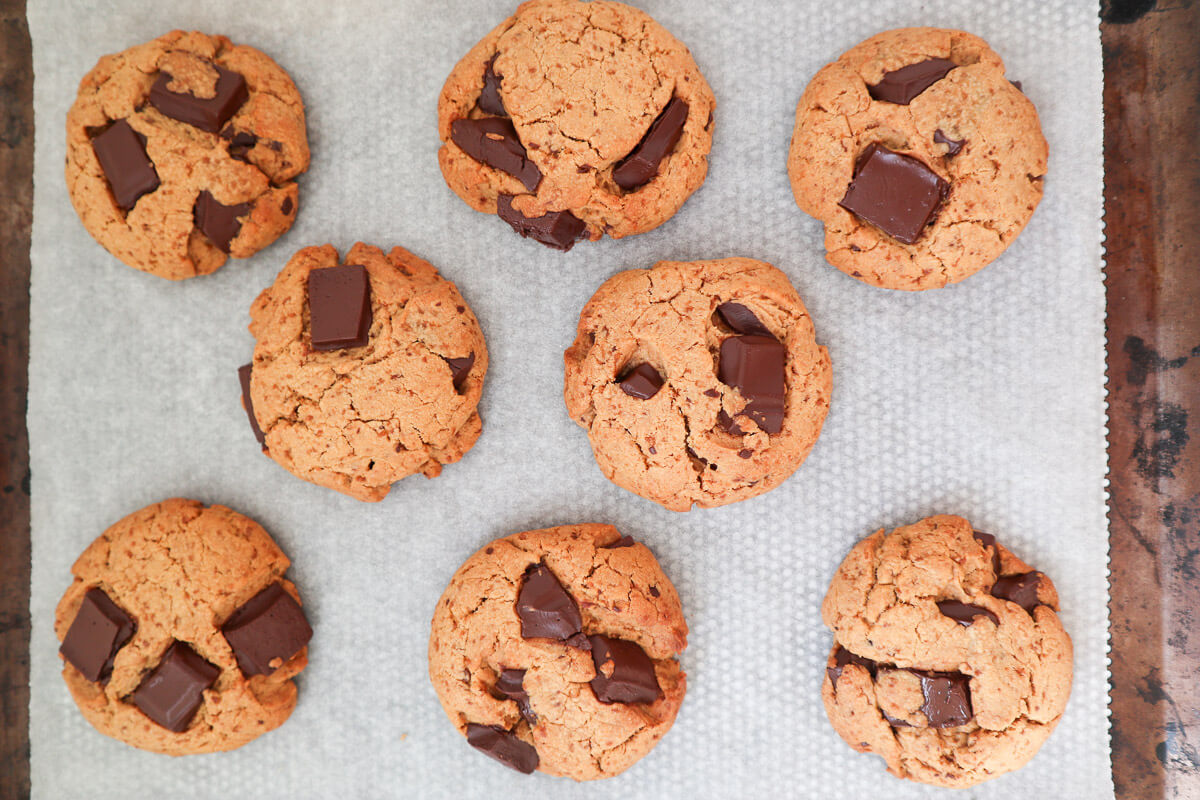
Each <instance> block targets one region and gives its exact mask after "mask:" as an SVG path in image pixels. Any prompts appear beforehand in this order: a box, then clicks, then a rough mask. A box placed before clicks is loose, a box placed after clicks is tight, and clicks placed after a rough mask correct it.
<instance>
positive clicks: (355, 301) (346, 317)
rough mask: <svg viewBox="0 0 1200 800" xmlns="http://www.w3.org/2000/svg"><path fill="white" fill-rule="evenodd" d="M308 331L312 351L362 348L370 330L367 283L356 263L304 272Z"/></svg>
mask: <svg viewBox="0 0 1200 800" xmlns="http://www.w3.org/2000/svg"><path fill="white" fill-rule="evenodd" d="M308 314H309V331H310V338H311V339H312V348H313V350H340V349H342V348H346V347H362V346H363V345H365V344H366V343H367V335H368V334H369V333H370V331H371V282H370V280H369V278H368V276H367V268H366V267H363V266H360V265H358V264H346V265H344V266H341V267H327V268H325V269H314V270H313V271H312V272H310V273H308Z"/></svg>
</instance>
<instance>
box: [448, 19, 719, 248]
mask: <svg viewBox="0 0 1200 800" xmlns="http://www.w3.org/2000/svg"><path fill="white" fill-rule="evenodd" d="M713 106H714V100H713V95H712V90H711V89H709V87H708V83H707V82H705V80H704V76H703V75H701V74H700V69H699V68H698V67H697V66H696V62H695V61H694V60H693V59H692V56H691V53H689V52H688V49H687V48H686V47H684V46H683V45H682V44H681V43H680V42H679V41H678V40H677V39H675V38H674V37H673V36H671V34H669V33H667V31H666V30H664V29H663V28H662V26H660V25H659V24H658V23H657V22H655V21H654V20H653V19H651V18H650V17H649V16H647V15H646V14H645V13H643V12H642V11H639V10H638V9H635V8H631V7H630V6H627V5H624V4H622V3H615V2H610V1H609V0H595V2H579V0H531V2H526V3H523V4H521V6H520V7H518V8H517V11H516V13H515V14H514V15H513V16H511V17H509V18H508V19H506V20H505V21H504V22H502V23H500V25H499V26H497V27H496V28H495V29H494V30H493V31H492V32H491V33H489V34H488V35H487V36H485V37H484V38H483V39H482V40H481V41H480V42H479V43H478V44H477V45H475V47H473V48H472V49H471V51H470V52H469V53H467V55H466V56H464V57H463V59H462V60H461V61H460V62H458V65H457V66H456V67H455V68H454V71H453V72H451V73H450V77H449V78H447V79H446V84H445V86H443V87H442V94H441V97H440V98H439V100H438V135H439V136H441V139H442V143H443V144H442V148H441V150H440V151H438V162H439V163H440V164H441V167H442V174H443V175H444V176H445V178H446V183H447V184H449V186H450V188H451V189H453V190H454V192H455V193H456V194H458V196H459V197H461V198H462V199H463V200H465V201H466V202H467V203H468V204H469V205H470V206H471V207H472V208H474V209H475V210H476V211H483V212H486V213H489V214H498V215H499V216H500V218H501V219H503V220H504V221H505V222H507V223H508V224H509V225H511V226H512V227H513V229H514V230H515V231H517V232H518V233H520V234H521V235H522V236H527V237H530V238H532V239H534V240H536V241H539V242H541V243H542V244H545V245H547V246H549V247H554V248H557V249H559V250H569V249H570V248H571V247H572V246H573V245H574V244H575V242H576V241H577V240H579V239H581V238H587V239H599V238H600V237H601V235H603V234H605V233H607V234H608V235H609V236H612V237H613V238H620V237H622V236H629V235H631V234H635V233H644V232H646V231H648V230H651V229H652V228H656V227H658V226H659V225H661V224H662V223H663V222H665V221H666V220H667V219H669V218H670V217H671V216H672V215H674V214H675V212H676V211H678V210H679V207H680V206H682V205H683V202H684V201H685V200H687V198H688V196H689V195H691V193H692V192H694V191H696V189H698V188H699V187H700V184H701V183H703V182H704V176H705V174H706V173H707V171H708V151H709V149H710V148H711V146H712V112H713Z"/></svg>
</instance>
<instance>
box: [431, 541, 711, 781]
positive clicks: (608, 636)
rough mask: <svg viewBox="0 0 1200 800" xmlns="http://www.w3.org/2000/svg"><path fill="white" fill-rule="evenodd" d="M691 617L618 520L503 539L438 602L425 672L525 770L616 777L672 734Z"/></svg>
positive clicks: (458, 720)
mask: <svg viewBox="0 0 1200 800" xmlns="http://www.w3.org/2000/svg"><path fill="white" fill-rule="evenodd" d="M687 632H688V631H687V623H686V622H684V619H683V610H682V608H681V607H680V604H679V595H678V594H676V592H675V587H674V586H672V585H671V582H670V581H669V580H668V579H667V577H666V576H665V575H664V574H663V572H662V569H661V568H660V567H659V565H658V562H657V561H656V560H655V558H654V555H653V554H652V553H651V552H650V550H649V549H647V548H646V547H645V546H644V545H642V544H638V543H636V542H634V541H633V540H632V539H631V538H630V537H628V536H621V534H620V533H619V532H618V531H617V529H616V528H614V527H612V526H611V525H595V524H591V525H562V526H559V527H556V528H547V529H545V530H537V531H526V532H524V533H518V534H516V535H513V536H508V537H505V538H503V539H497V540H495V541H493V542H491V543H489V544H488V545H486V546H485V547H484V548H483V549H481V550H479V551H478V552H477V553H475V555H473V556H471V557H470V558H469V559H467V561H466V562H465V563H464V564H463V565H462V566H461V567H459V569H458V571H457V572H456V573H455V574H454V577H453V578H451V579H450V584H449V586H447V587H446V591H445V592H444V593H443V594H442V597H441V599H440V600H438V604H437V609H436V611H435V612H434V615H433V625H432V630H431V631H430V635H429V678H430V680H431V681H432V682H433V687H434V689H435V690H437V694H438V699H440V700H441V702H442V708H443V709H444V710H445V712H446V715H447V716H448V717H449V718H450V721H451V722H453V723H454V725H455V727H457V728H458V730H459V732H460V733H463V734H464V735H466V736H467V740H468V742H469V743H470V744H472V745H473V746H475V747H476V748H478V749H480V750H481V751H482V752H484V753H486V754H487V755H490V756H491V757H493V758H495V759H496V760H498V761H500V762H501V763H503V764H505V765H506V766H509V767H511V768H513V769H516V770H518V771H521V772H526V773H528V772H532V771H533V770H534V769H540V770H541V771H542V772H546V773H549V774H551V775H563V776H566V777H570V778H574V779H575V780H577V781H585V780H594V779H597V778H608V777H612V776H613V775H617V774H619V773H621V772H623V771H624V770H626V769H628V768H629V767H630V766H632V765H633V764H634V763H635V762H637V761H638V760H639V759H641V758H642V756H644V755H646V754H647V753H648V752H650V750H651V749H653V748H654V746H655V745H656V744H657V743H658V741H659V740H660V739H661V738H662V737H663V736H664V735H665V734H666V732H667V731H668V730H670V728H671V725H672V724H673V723H674V721H675V715H676V714H677V713H678V711H679V705H680V703H682V702H683V696H684V693H685V691H686V690H687V681H686V678H685V675H684V673H683V670H681V669H680V668H679V664H678V662H677V661H676V660H675V658H676V656H677V655H678V654H679V653H680V652H681V651H682V650H683V649H684V648H685V647H686V646H687Z"/></svg>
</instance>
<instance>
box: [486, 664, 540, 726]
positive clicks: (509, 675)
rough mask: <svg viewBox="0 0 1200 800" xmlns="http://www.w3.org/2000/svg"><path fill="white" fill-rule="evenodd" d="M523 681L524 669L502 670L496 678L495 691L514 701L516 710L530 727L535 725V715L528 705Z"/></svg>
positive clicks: (527, 696)
mask: <svg viewBox="0 0 1200 800" xmlns="http://www.w3.org/2000/svg"><path fill="white" fill-rule="evenodd" d="M524 683H525V670H523V669H506V670H503V671H502V672H501V673H500V677H498V678H497V679H496V693H497V694H499V695H500V696H501V697H504V698H507V699H508V700H513V701H515V702H516V704H517V710H518V711H520V712H521V716H522V717H523V718H524V719H525V721H526V722H528V723H529V727H531V728H532V727H533V726H535V725H537V715H536V714H534V713H533V709H532V708H531V707H530V705H529V694H528V693H527V692H526V691H525V688H524Z"/></svg>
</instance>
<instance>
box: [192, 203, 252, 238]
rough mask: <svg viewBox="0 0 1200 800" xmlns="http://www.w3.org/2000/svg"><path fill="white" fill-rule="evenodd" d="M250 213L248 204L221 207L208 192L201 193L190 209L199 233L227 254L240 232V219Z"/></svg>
mask: <svg viewBox="0 0 1200 800" xmlns="http://www.w3.org/2000/svg"><path fill="white" fill-rule="evenodd" d="M249 213H250V204H249V203H236V204H234V205H231V206H226V205H221V204H220V203H218V202H217V201H216V199H215V198H214V197H213V196H212V195H211V194H210V193H208V192H206V191H205V192H201V193H200V196H199V197H197V198H196V204H195V205H194V206H193V207H192V218H193V220H194V221H195V223H196V227H197V228H199V229H200V232H201V233H203V234H204V235H205V236H207V237H208V240H209V241H210V242H212V243H213V244H215V245H216V246H217V249H218V250H220V251H221V252H222V253H226V254H228V253H229V245H230V243H231V242H232V241H233V240H234V239H236V238H237V235H238V233H239V232H240V231H241V230H242V220H241V219H240V218H241V217H244V216H246V215H247V214H249Z"/></svg>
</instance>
